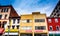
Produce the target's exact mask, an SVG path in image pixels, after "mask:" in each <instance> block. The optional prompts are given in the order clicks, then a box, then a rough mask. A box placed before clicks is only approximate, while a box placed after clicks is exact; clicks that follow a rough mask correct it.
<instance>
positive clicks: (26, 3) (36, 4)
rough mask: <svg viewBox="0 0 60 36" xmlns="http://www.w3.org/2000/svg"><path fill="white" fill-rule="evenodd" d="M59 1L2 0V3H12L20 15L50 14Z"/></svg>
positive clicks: (0, 1)
mask: <svg viewBox="0 0 60 36" xmlns="http://www.w3.org/2000/svg"><path fill="white" fill-rule="evenodd" d="M57 2H58V0H0V5H12V6H13V7H14V9H15V10H16V11H17V13H18V14H19V15H21V14H31V13H32V12H40V13H46V15H47V16H49V15H50V14H51V13H52V11H53V9H54V8H55V6H56V4H57Z"/></svg>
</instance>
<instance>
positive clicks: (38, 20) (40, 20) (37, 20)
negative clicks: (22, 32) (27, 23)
mask: <svg viewBox="0 0 60 36" xmlns="http://www.w3.org/2000/svg"><path fill="white" fill-rule="evenodd" d="M35 22H45V19H35Z"/></svg>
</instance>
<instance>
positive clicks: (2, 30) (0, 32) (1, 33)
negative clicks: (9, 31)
mask: <svg viewBox="0 0 60 36" xmlns="http://www.w3.org/2000/svg"><path fill="white" fill-rule="evenodd" d="M3 33H4V29H3V28H0V36H1V35H3Z"/></svg>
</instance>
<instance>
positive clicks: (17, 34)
mask: <svg viewBox="0 0 60 36" xmlns="http://www.w3.org/2000/svg"><path fill="white" fill-rule="evenodd" d="M4 35H8V33H5V34H4ZM9 35H18V33H9Z"/></svg>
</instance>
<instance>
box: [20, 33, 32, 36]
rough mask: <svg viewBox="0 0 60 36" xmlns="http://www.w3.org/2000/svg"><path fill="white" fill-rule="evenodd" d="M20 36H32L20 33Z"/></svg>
mask: <svg viewBox="0 0 60 36" xmlns="http://www.w3.org/2000/svg"><path fill="white" fill-rule="evenodd" d="M20 36H32V34H28V33H27V34H26V33H21V34H20Z"/></svg>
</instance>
